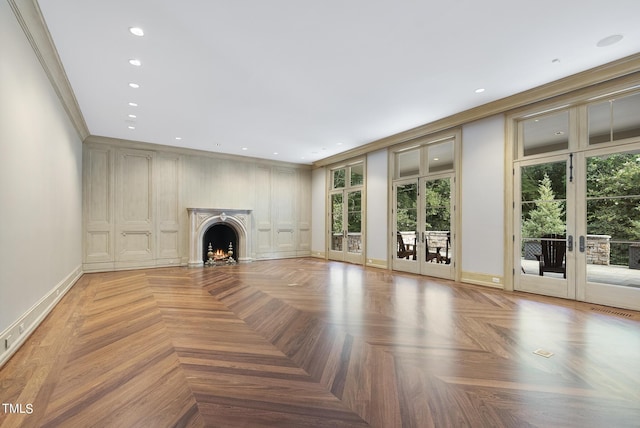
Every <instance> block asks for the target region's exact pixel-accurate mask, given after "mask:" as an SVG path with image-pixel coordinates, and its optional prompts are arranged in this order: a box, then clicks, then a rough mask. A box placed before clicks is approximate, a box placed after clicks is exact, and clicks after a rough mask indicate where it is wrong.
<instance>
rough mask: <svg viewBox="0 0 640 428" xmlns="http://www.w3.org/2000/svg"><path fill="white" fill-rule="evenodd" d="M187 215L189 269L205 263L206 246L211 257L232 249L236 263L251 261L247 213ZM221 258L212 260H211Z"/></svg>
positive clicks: (204, 211) (228, 211)
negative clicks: (211, 253)
mask: <svg viewBox="0 0 640 428" xmlns="http://www.w3.org/2000/svg"><path fill="white" fill-rule="evenodd" d="M187 211H188V212H189V229H190V233H189V267H198V266H203V265H204V264H205V262H207V259H208V256H207V253H208V252H209V251H208V247H209V243H210V242H211V246H212V249H213V252H214V254H220V252H217V251H216V250H221V252H228V251H229V244H230V243H231V246H232V248H233V258H234V259H235V261H238V262H250V261H252V260H253V259H252V244H251V233H250V231H251V210H236V209H233V210H231V209H218V208H187ZM218 257H222V256H215V257H214V259H217V258H218Z"/></svg>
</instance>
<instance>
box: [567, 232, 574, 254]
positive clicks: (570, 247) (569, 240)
mask: <svg viewBox="0 0 640 428" xmlns="http://www.w3.org/2000/svg"><path fill="white" fill-rule="evenodd" d="M567 251H573V235H569V236H568V237H567Z"/></svg>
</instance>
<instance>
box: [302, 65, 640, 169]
mask: <svg viewBox="0 0 640 428" xmlns="http://www.w3.org/2000/svg"><path fill="white" fill-rule="evenodd" d="M637 73H640V53H637V54H633V55H630V56H628V57H625V58H622V59H619V60H617V61H613V62H610V63H607V64H603V65H600V66H598V67H595V68H592V69H589V70H586V71H583V72H580V73H577V74H573V75H571V76H568V77H565V78H562V79H559V80H556V81H553V82H551V83H547V84H545V85H541V86H538V87H535V88H533V89H529V90H527V91H524V92H520V93H518V94H515V95H511V96H509V97H506V98H501V99H499V100H496V101H492V102H490V103H487V104H483V105H481V106H478V107H474V108H471V109H469V110H465V111H463V112H460V113H456V114H454V115H451V116H448V117H445V118H443V119H439V120H436V121H434V122H430V123H427V124H425V125H421V126H418V127H416V128H412V129H409V130H407V131H403V132H400V133H397V134H394V135H391V136H389V137H385V138H381V139H380V140H376V141H373V142H371V143H369V144H365V145H363V146H359V147H356V148H354V149H351V150H348V151H346V152H342V153H338V154H337V155H334V156H330V157H327V158H324V159H320V160H318V161H316V162H314V163H313V168H314V169H315V168H322V167H325V166H327V165H331V164H334V163H338V162H344V161H345V160H348V159H350V158H352V157H356V156H362V155H365V154H367V153H370V152H374V151H377V150H382V149H386V148H388V147H391V146H394V145H396V144H400V143H404V142H407V141H410V140H413V139H416V138H420V137H424V136H427V135H429V134H433V133H435V132H439V131H445V130H447V129H450V128H454V127H457V126H461V125H464V124H466V123H470V122H473V121H476V120H480V119H484V118H486V117H490V116H494V115H497V114H506V113H508V112H510V111H512V110H515V109H519V108H523V107H526V106H530V105H532V104H535V103H538V102H541V101H547V100H550V99H552V98H556V97H560V96H562V95H566V94H570V93H572V92H575V91H578V90H581V89H585V88H587V87H592V86H594V85H598V84H602V83H605V82H609V81H612V80H615V79H619V78H623V77H625V76H629V75H632V74H637Z"/></svg>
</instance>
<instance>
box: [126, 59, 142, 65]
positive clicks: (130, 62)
mask: <svg viewBox="0 0 640 428" xmlns="http://www.w3.org/2000/svg"><path fill="white" fill-rule="evenodd" d="M129 64H131V65H135V66H136V67H140V66H141V65H142V62H141V61H140V60H139V59H135V58H132V59H130V60H129Z"/></svg>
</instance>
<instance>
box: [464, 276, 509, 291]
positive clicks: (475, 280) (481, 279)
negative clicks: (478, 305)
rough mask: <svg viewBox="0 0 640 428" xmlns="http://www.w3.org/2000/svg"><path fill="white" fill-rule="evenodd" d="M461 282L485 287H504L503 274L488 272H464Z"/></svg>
mask: <svg viewBox="0 0 640 428" xmlns="http://www.w3.org/2000/svg"><path fill="white" fill-rule="evenodd" d="M460 282H466V283H468V284H474V285H482V286H484V287H491V288H498V289H500V290H502V289H504V278H503V277H502V276H501V275H490V274H486V273H476V272H462V275H461V276H460Z"/></svg>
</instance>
